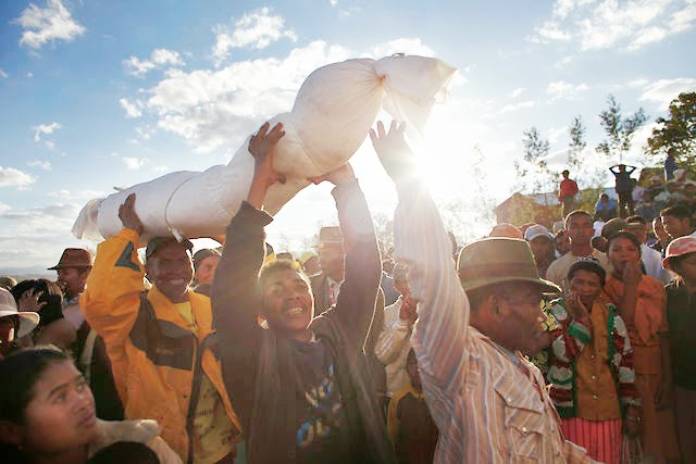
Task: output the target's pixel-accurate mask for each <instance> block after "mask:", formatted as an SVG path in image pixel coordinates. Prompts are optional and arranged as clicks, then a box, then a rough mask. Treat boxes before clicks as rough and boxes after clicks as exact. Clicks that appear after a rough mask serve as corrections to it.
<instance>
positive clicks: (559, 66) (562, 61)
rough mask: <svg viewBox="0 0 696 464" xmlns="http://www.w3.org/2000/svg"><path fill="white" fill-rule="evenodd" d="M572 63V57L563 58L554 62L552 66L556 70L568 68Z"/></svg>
mask: <svg viewBox="0 0 696 464" xmlns="http://www.w3.org/2000/svg"><path fill="white" fill-rule="evenodd" d="M572 62H573V57H572V56H564V57H563V58H561V59H560V60H558V61H556V62H555V63H554V65H553V67H554V68H556V69H563V68H565V67H566V66H568V65H569V64H570V63H572Z"/></svg>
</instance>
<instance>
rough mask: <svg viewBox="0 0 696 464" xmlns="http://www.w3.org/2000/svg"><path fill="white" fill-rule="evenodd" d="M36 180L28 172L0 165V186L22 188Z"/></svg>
mask: <svg viewBox="0 0 696 464" xmlns="http://www.w3.org/2000/svg"><path fill="white" fill-rule="evenodd" d="M35 181H36V179H34V178H33V177H32V176H30V175H29V174H27V173H25V172H23V171H20V170H19V169H15V168H3V167H2V166H0V187H19V188H24V187H27V186H29V185H31V184H33V183H34V182H35Z"/></svg>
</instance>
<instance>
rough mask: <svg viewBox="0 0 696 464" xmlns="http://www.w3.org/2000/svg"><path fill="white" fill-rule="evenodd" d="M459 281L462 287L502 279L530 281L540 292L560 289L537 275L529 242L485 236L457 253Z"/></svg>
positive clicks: (500, 280) (470, 286)
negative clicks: (539, 288)
mask: <svg viewBox="0 0 696 464" xmlns="http://www.w3.org/2000/svg"><path fill="white" fill-rule="evenodd" d="M457 270H458V271H459V280H460V281H461V284H462V287H463V288H464V290H473V289H475V288H481V287H485V286H488V285H493V284H499V283H503V282H530V283H533V284H537V285H538V286H539V287H541V289H542V291H544V292H548V293H558V292H560V291H561V289H560V288H559V287H558V286H557V285H556V284H554V283H553V282H549V281H548V280H544V279H542V278H540V277H539V273H538V272H537V268H536V264H535V263H534V256H533V255H532V249H531V248H529V244H528V243H527V242H525V241H524V240H520V239H514V238H502V237H494V238H484V239H482V240H477V241H475V242H473V243H471V244H469V245H467V246H465V247H464V248H462V251H461V252H460V253H459V261H458V262H457Z"/></svg>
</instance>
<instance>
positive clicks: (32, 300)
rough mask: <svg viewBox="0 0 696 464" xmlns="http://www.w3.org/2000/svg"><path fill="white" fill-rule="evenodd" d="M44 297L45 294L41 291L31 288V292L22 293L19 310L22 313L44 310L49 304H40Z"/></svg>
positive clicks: (45, 302) (42, 302)
mask: <svg viewBox="0 0 696 464" xmlns="http://www.w3.org/2000/svg"><path fill="white" fill-rule="evenodd" d="M43 295H44V292H42V291H39V290H37V289H35V288H30V289H29V290H27V291H25V292H24V293H22V296H21V297H19V302H18V304H17V309H18V310H19V311H22V312H24V311H28V312H33V313H38V312H40V311H41V310H42V309H43V307H44V306H46V305H47V304H48V301H41V302H39V298H41V297H42V296H43Z"/></svg>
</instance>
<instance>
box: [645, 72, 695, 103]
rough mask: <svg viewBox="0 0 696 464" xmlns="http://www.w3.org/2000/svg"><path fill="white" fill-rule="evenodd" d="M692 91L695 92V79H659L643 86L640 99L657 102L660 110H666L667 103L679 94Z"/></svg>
mask: <svg viewBox="0 0 696 464" xmlns="http://www.w3.org/2000/svg"><path fill="white" fill-rule="evenodd" d="M694 91H696V78H690V77H680V78H676V79H660V80H658V81H655V82H651V83H650V84H647V85H645V87H644V88H643V93H642V94H641V96H640V99H641V100H647V101H653V102H657V103H658V105H659V106H658V107H659V108H660V109H661V110H666V109H667V108H668V107H669V103H670V102H671V101H672V100H673V99H675V98H677V96H678V95H679V94H680V93H682V92H694Z"/></svg>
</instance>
